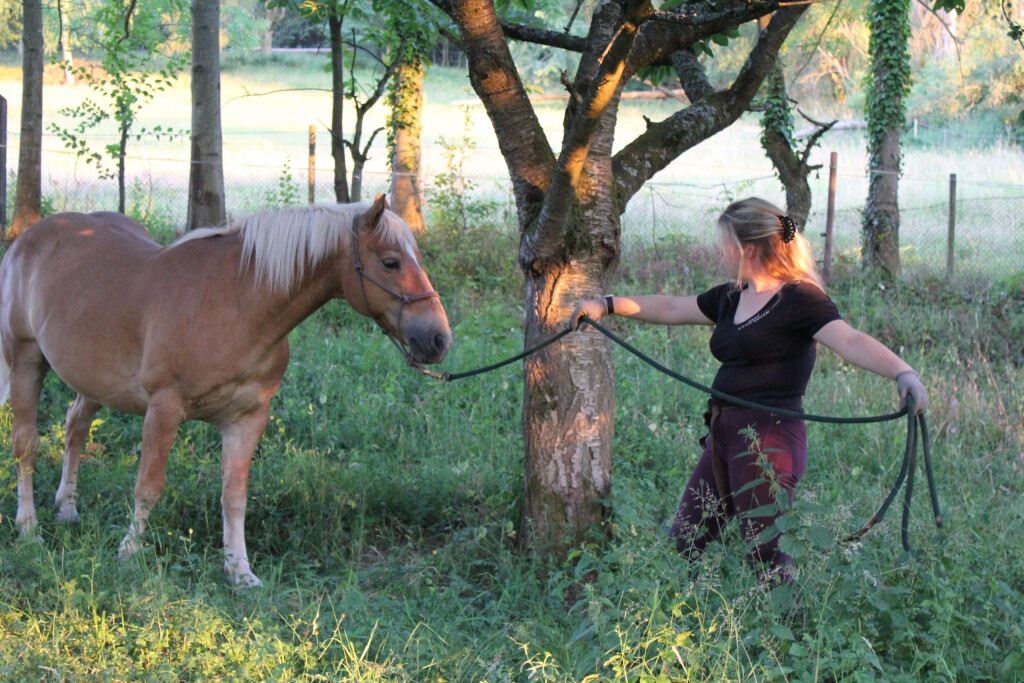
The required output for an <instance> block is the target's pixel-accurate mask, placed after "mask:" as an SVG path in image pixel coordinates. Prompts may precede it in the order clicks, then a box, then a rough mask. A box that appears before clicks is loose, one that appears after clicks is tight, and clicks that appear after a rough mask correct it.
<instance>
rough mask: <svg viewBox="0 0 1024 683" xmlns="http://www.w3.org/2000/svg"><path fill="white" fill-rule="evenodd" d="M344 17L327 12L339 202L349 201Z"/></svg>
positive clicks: (335, 184) (336, 182)
mask: <svg viewBox="0 0 1024 683" xmlns="http://www.w3.org/2000/svg"><path fill="white" fill-rule="evenodd" d="M343 22H344V17H343V16H342V15H341V14H340V10H339V11H335V12H331V13H330V15H328V17H327V24H328V27H329V29H330V33H331V92H332V93H333V99H332V101H331V156H332V157H334V196H335V198H336V199H337V201H338V203H340V204H347V203H349V202H350V201H351V199H350V198H349V197H350V195H349V192H348V168H347V164H346V162H345V130H344V127H343V125H342V123H343V118H344V117H343V109H344V105H345V48H344V44H343V42H342V36H341V30H342V27H343Z"/></svg>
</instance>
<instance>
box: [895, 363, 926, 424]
mask: <svg viewBox="0 0 1024 683" xmlns="http://www.w3.org/2000/svg"><path fill="white" fill-rule="evenodd" d="M896 387H897V390H898V391H899V393H900V408H902V407H903V406H904V405H906V403H907V394H909V395H910V396H912V397H913V398H914V412H915V413H917V414H918V415H920V414H921V413H923V412H924V411H925V408H927V407H928V391H927V390H926V389H925V388H924V384H922V383H921V378H920V377H918V376H917V373H916V372H914V371H913V370H904V371H903V372H901V373H900V374H898V375H896Z"/></svg>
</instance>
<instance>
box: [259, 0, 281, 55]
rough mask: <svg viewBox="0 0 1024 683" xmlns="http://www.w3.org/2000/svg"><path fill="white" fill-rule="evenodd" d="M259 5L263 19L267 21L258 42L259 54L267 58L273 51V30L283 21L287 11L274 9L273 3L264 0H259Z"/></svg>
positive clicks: (278, 8) (279, 8)
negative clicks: (261, 8)
mask: <svg viewBox="0 0 1024 683" xmlns="http://www.w3.org/2000/svg"><path fill="white" fill-rule="evenodd" d="M260 4H261V5H262V6H263V13H264V17H265V18H266V21H267V24H266V29H264V31H263V38H262V40H261V41H260V52H261V54H262V55H263V56H264V57H269V56H270V55H271V54H273V51H274V30H275V29H276V28H277V26H278V24H280V23H281V22H282V21H283V20H284V18H285V14H286V13H287V10H286V9H285V8H284V7H275V6H273V3H270V2H266V0H260Z"/></svg>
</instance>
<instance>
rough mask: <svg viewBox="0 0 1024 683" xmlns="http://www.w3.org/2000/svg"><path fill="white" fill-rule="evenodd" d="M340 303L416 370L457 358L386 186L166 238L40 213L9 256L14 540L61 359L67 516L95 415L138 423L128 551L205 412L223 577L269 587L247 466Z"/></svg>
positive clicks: (5, 280)
mask: <svg viewBox="0 0 1024 683" xmlns="http://www.w3.org/2000/svg"><path fill="white" fill-rule="evenodd" d="M332 299H344V300H345V301H347V303H348V305H349V306H351V307H352V308H353V309H354V310H355V311H357V312H358V313H361V314H363V315H365V316H368V317H370V318H372V319H373V320H375V321H376V322H377V324H378V325H379V326H380V327H381V329H382V330H383V331H384V332H385V334H387V335H388V336H389V337H391V339H392V341H393V342H394V343H395V344H396V345H397V346H398V347H399V348H400V349H401V350H402V352H403V353H404V354H405V355H406V360H407V361H408V362H409V363H410V364H412V365H415V366H418V365H419V364H421V363H425V364H430V363H439V362H441V361H442V360H444V358H445V356H446V355H447V353H448V349H449V348H450V346H451V343H452V335H451V330H450V328H449V325H448V318H447V315H446V313H445V310H444V307H443V306H442V304H441V300H440V296H439V295H438V294H437V292H435V291H434V289H433V286H432V285H431V284H430V280H429V278H428V277H427V274H426V272H425V271H424V270H423V267H422V266H421V264H420V253H419V250H418V248H417V246H416V242H415V239H414V237H413V235H412V232H411V231H410V229H409V226H408V225H407V224H406V223H405V222H404V221H403V220H402V219H401V218H400V217H399V216H398V215H397V214H395V213H393V212H392V211H391V210H390V208H389V207H388V204H387V201H386V200H385V198H384V196H383V195H380V196H378V197H377V199H376V201H375V202H373V203H372V205H367V204H336V205H327V204H318V205H311V206H307V207H297V208H284V209H279V210H270V209H268V210H264V211H262V212H259V213H256V214H254V215H252V216H248V217H246V218H244V219H242V220H240V221H238V222H237V223H235V224H233V225H232V226H230V227H227V228H219V229H218V228H204V229H200V230H194V231H191V232H189V233H186V234H185V235H184V236H183V237H181V238H180V239H178V240H177V241H175V242H174V243H172V244H171V245H169V246H161V245H160V244H158V243H157V242H156V241H154V240H153V239H152V238H151V237H150V236H149V234H148V233H147V231H146V229H145V228H144V227H143V226H142V225H141V224H139V223H138V222H136V221H134V220H132V219H131V218H129V217H127V216H124V215H121V214H117V213H109V212H99V213H92V214H81V213H61V214H57V215H54V216H51V217H48V218H45V219H43V220H41V221H39V222H38V223H36V224H35V225H34V226H32V227H31V228H30V229H29V230H27V231H26V232H25V233H24V234H22V235H21V236H20V237H18V238H17V239H16V240H15V241H14V243H13V245H12V246H11V247H10V249H9V250H8V251H7V253H6V255H5V256H4V259H3V262H2V263H0V345H2V348H3V359H4V363H2V364H0V404H2V402H3V400H4V399H5V398H7V396H8V395H9V396H10V404H11V411H12V414H13V427H12V435H11V440H12V442H13V450H14V458H15V461H16V464H17V476H18V512H17V517H16V518H15V524H16V526H17V527H18V529H19V531H20V533H21V534H22V535H23V536H26V537H33V536H34V535H35V534H36V525H37V523H38V522H37V517H36V509H35V504H34V500H33V490H32V473H33V467H34V463H35V457H36V447H37V444H38V441H39V434H38V428H37V425H36V421H37V416H38V408H37V404H38V401H39V394H40V391H41V389H42V384H43V380H44V378H45V376H46V374H47V372H48V371H49V370H50V369H52V370H53V371H54V372H55V373H56V374H57V376H58V377H59V378H60V379H61V380H62V381H63V382H64V383H66V384H67V385H68V386H69V387H71V388H72V389H73V390H74V391H76V392H77V394H78V395H77V397H76V399H75V401H74V403H73V404H72V405H71V407H70V408H69V410H68V412H67V424H66V432H65V443H64V464H63V471H62V474H61V480H60V486H59V488H58V489H57V493H56V497H55V503H56V506H57V519H58V520H59V521H62V522H71V521H78V520H80V516H79V512H78V509H77V503H76V499H77V476H78V463H79V456H80V453H81V450H82V447H83V445H84V442H85V440H86V439H87V437H88V434H89V429H90V427H91V425H92V421H93V418H94V417H95V415H96V413H97V411H98V410H99V409H100V408H101V407H103V406H107V407H109V408H112V409H114V410H118V411H121V412H125V413H132V414H135V415H141V416H143V426H142V451H141V456H140V458H139V470H138V476H137V479H136V484H135V492H134V496H135V501H134V502H135V507H134V513H133V515H132V519H131V521H130V523H129V527H128V531H127V534H126V535H125V536H124V539H123V540H122V541H121V543H120V547H119V552H118V554H119V556H120V558H121V559H122V560H124V559H126V558H128V557H130V556H131V555H132V554H134V553H135V552H137V551H138V550H139V548H140V547H141V545H142V539H141V537H142V534H143V533H144V531H145V529H146V522H147V519H148V517H149V514H150V511H151V510H152V509H153V507H154V506H155V505H156V503H157V501H158V499H159V498H160V496H161V494H162V493H163V490H164V486H165V483H166V472H167V458H168V455H169V453H170V450H171V446H172V444H173V442H174V438H175V435H176V433H177V430H178V427H179V426H180V425H181V424H182V423H183V422H184V421H186V420H202V421H205V422H208V423H211V424H213V425H214V426H215V427H216V428H217V429H218V430H219V431H220V434H221V437H222V440H223V443H222V452H221V461H222V465H221V471H222V489H221V507H222V514H223V523H224V537H223V540H224V569H225V571H226V572H227V575H228V579H229V580H230V581H231V582H232V584H233V585H241V586H255V585H259V583H260V581H259V579H258V578H257V577H256V576H255V574H253V572H252V569H251V568H250V566H249V556H248V553H247V551H246V545H245V528H244V526H245V508H246V496H247V488H248V480H249V466H250V462H251V460H252V455H253V451H254V450H255V448H256V445H257V442H258V441H259V440H260V437H261V436H262V435H263V431H264V429H265V427H266V424H267V420H268V417H269V414H270V400H271V398H272V397H273V396H274V394H275V393H276V392H277V390H278V387H279V386H280V384H281V380H282V377H283V376H284V372H285V368H286V366H287V365H288V359H289V350H288V339H287V337H288V333H289V332H290V331H291V330H292V329H294V328H295V327H296V326H298V325H299V323H301V322H302V321H303V320H304V319H306V318H307V317H308V316H309V315H311V314H312V313H313V312H314V311H316V310H317V309H318V308H320V307H321V306H323V305H325V304H326V303H327V302H328V301H330V300H332ZM421 369H422V368H421Z"/></svg>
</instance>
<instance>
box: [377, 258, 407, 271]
mask: <svg viewBox="0 0 1024 683" xmlns="http://www.w3.org/2000/svg"><path fill="white" fill-rule="evenodd" d="M381 263H382V264H384V267H385V268H387V269H388V270H398V269H399V267H401V265H402V262H401V261H399V260H398V259H397V258H395V257H394V256H389V257H387V258H385V259H381Z"/></svg>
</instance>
